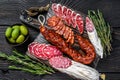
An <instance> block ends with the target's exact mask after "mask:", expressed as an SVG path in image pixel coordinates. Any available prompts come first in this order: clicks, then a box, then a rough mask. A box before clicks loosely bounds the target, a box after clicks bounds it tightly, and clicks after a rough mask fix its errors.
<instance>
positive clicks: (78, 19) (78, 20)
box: [76, 14, 84, 34]
mask: <svg viewBox="0 0 120 80" xmlns="http://www.w3.org/2000/svg"><path fill="white" fill-rule="evenodd" d="M76 23H77V27H78V30H79V32H80V34H82V33H83V29H84V25H83V20H82V17H81V16H80V14H77V15H76Z"/></svg>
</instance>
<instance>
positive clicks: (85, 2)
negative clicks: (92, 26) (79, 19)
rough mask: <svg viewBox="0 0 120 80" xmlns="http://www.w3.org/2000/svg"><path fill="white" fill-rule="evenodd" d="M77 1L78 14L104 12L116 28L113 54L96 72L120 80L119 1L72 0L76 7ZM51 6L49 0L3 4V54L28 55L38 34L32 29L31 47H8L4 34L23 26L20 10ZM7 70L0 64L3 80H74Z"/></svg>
mask: <svg viewBox="0 0 120 80" xmlns="http://www.w3.org/2000/svg"><path fill="white" fill-rule="evenodd" d="M70 1H71V0H70ZM75 1H76V2H78V3H79V5H78V4H74V5H76V6H77V7H76V8H75V10H80V11H81V12H83V13H86V14H87V10H89V9H93V10H97V9H99V10H100V11H102V12H103V14H104V17H105V19H106V21H107V22H109V23H110V25H111V26H112V27H113V42H112V46H113V51H112V52H111V55H110V56H107V57H106V58H105V59H102V60H100V62H99V64H98V66H97V70H98V71H99V72H100V73H105V74H106V80H120V1H119V0H73V3H75ZM49 2H50V0H0V51H2V52H5V53H7V54H10V53H11V52H12V50H13V49H14V48H16V49H17V50H19V51H20V52H23V53H25V51H26V49H27V45H28V44H29V43H30V42H32V41H33V40H34V39H35V38H36V36H37V35H38V34H39V31H36V30H35V29H33V28H31V27H29V30H30V40H29V42H28V43H26V44H24V45H22V46H19V47H11V46H10V45H8V44H7V42H6V40H5V37H4V31H5V29H6V28H7V27H8V26H9V25H12V24H15V23H21V21H20V19H19V15H20V11H21V10H24V9H28V8H29V7H32V6H43V5H46V4H48V3H49ZM78 6H79V7H78ZM3 67H4V68H3ZM6 67H7V62H6V61H0V80H73V79H72V78H71V77H69V76H67V75H66V74H61V73H60V72H56V73H55V74H52V75H44V76H35V75H32V74H29V73H25V72H22V71H15V70H9V71H6Z"/></svg>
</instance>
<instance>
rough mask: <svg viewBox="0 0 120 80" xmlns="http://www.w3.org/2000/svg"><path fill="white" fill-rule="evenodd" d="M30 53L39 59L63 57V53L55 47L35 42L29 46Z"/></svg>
mask: <svg viewBox="0 0 120 80" xmlns="http://www.w3.org/2000/svg"><path fill="white" fill-rule="evenodd" d="M28 52H29V53H30V54H32V55H34V56H35V57H36V58H38V59H42V60H48V59H50V58H52V57H55V56H62V53H61V51H60V50H59V49H57V48H56V47H55V46H52V45H47V44H40V43H36V42H33V43H31V44H29V46H28Z"/></svg>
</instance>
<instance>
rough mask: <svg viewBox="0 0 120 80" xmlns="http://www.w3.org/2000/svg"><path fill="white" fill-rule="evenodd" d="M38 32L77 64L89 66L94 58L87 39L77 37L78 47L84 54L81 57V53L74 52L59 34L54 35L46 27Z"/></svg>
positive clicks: (53, 32)
mask: <svg viewBox="0 0 120 80" xmlns="http://www.w3.org/2000/svg"><path fill="white" fill-rule="evenodd" d="M40 32H41V33H42V35H43V36H44V37H45V39H46V40H48V41H49V42H50V43H52V44H53V45H55V46H56V47H58V48H59V49H60V50H61V51H62V52H63V53H65V54H67V55H68V56H70V57H71V58H72V59H73V60H75V61H77V62H81V63H84V64H90V63H91V62H92V61H93V60H94V58H95V56H96V55H95V50H94V47H93V46H92V45H91V43H90V42H89V41H88V40H87V39H84V38H83V37H82V36H79V35H77V39H78V41H79V45H80V47H81V48H82V49H83V50H84V51H85V52H86V53H85V55H82V53H80V52H78V51H76V50H74V49H73V48H72V47H71V46H69V45H68V44H67V43H66V42H65V41H64V39H63V38H62V37H61V36H60V35H59V34H57V33H55V31H53V30H49V29H47V28H46V27H43V26H41V27H40ZM87 50H88V51H87Z"/></svg>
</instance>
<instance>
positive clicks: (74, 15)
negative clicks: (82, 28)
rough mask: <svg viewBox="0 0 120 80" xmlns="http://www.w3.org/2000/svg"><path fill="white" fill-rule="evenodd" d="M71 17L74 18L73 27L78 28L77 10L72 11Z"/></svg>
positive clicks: (72, 20)
mask: <svg viewBox="0 0 120 80" xmlns="http://www.w3.org/2000/svg"><path fill="white" fill-rule="evenodd" d="M71 18H72V19H71V24H72V26H73V28H76V26H77V23H76V12H75V11H72V14H71Z"/></svg>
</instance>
